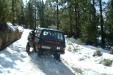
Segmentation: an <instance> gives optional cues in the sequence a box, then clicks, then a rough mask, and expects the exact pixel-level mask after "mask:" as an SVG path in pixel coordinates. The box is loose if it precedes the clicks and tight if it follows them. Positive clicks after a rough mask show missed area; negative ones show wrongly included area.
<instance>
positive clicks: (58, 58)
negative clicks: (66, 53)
mask: <svg viewBox="0 0 113 75" xmlns="http://www.w3.org/2000/svg"><path fill="white" fill-rule="evenodd" d="M54 58H55V59H56V60H59V61H60V54H58V53H55V54H54Z"/></svg>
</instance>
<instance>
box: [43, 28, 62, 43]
mask: <svg viewBox="0 0 113 75" xmlns="http://www.w3.org/2000/svg"><path fill="white" fill-rule="evenodd" d="M42 38H44V39H50V40H61V41H63V40H64V37H63V34H62V33H61V32H57V31H50V30H44V31H43V33H42Z"/></svg>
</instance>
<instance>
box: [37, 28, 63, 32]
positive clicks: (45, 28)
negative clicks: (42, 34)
mask: <svg viewBox="0 0 113 75" xmlns="http://www.w3.org/2000/svg"><path fill="white" fill-rule="evenodd" d="M36 30H50V31H57V32H62V31H60V30H57V29H51V28H38V29H36Z"/></svg>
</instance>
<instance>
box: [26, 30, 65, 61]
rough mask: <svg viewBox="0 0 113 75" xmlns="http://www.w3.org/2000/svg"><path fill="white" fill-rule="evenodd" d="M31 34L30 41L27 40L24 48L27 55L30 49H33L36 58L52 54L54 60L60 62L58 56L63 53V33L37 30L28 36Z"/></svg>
mask: <svg viewBox="0 0 113 75" xmlns="http://www.w3.org/2000/svg"><path fill="white" fill-rule="evenodd" d="M32 33H33V36H32V41H30V40H28V43H27V46H26V50H27V52H28V53H29V49H30V47H33V48H34V51H35V52H37V53H38V56H41V55H44V54H50V55H51V54H52V55H53V56H54V58H55V59H57V60H60V54H64V53H65V37H64V33H63V32H61V31H59V30H53V29H47V28H39V29H36V30H35V31H32V32H31V33H30V34H32ZM29 36H30V35H29ZM28 38H29V37H28ZM33 38H34V39H33Z"/></svg>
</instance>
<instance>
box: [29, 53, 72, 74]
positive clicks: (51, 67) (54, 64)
mask: <svg viewBox="0 0 113 75" xmlns="http://www.w3.org/2000/svg"><path fill="white" fill-rule="evenodd" d="M30 56H31V60H32V62H33V63H34V65H36V66H37V68H39V69H40V70H42V71H43V72H44V73H45V75H74V74H73V73H72V71H71V70H70V69H69V68H68V67H67V66H66V65H65V64H64V63H62V62H59V61H57V60H55V59H54V58H53V57H52V56H42V57H38V55H37V54H36V53H32V54H31V55H30Z"/></svg>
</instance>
